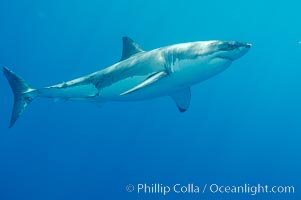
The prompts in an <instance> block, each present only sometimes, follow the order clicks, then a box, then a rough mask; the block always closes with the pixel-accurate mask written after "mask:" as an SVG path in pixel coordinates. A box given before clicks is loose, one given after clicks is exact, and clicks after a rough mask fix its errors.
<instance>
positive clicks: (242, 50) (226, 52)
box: [197, 41, 252, 61]
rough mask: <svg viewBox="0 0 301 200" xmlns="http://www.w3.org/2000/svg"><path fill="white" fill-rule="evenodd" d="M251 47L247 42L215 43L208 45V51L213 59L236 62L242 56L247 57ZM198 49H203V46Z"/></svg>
mask: <svg viewBox="0 0 301 200" xmlns="http://www.w3.org/2000/svg"><path fill="white" fill-rule="evenodd" d="M251 46H252V45H251V44H249V43H245V42H236V41H230V42H224V41H214V42H211V43H208V45H207V48H206V49H207V51H208V53H209V54H212V56H213V57H216V58H222V59H228V60H230V61H234V60H236V59H238V58H240V57H241V56H243V55H245V54H246V53H247V52H248V51H249V49H250V48H251ZM197 48H200V49H202V45H200V46H199V47H197ZM201 51H202V50H201Z"/></svg>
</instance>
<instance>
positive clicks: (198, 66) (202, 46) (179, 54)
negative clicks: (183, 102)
mask: <svg viewBox="0 0 301 200" xmlns="http://www.w3.org/2000/svg"><path fill="white" fill-rule="evenodd" d="M250 48H251V44H249V43H243V42H235V41H230V42H228V41H204V42H191V43H185V44H179V45H174V46H171V48H170V49H169V51H167V52H166V53H165V60H166V61H167V63H168V64H167V66H170V68H171V71H172V72H175V74H179V75H180V74H181V76H182V77H183V79H185V78H184V77H190V78H189V79H190V80H193V81H192V83H194V82H199V81H202V80H205V79H207V78H210V77H211V76H213V75H215V74H218V73H219V72H221V71H223V70H225V69H226V68H227V67H229V66H230V64H231V63H232V62H233V61H234V60H236V59H238V58H240V57H242V56H243V55H245V54H246V53H247V52H248V50H249V49H250ZM177 72H180V73H177Z"/></svg>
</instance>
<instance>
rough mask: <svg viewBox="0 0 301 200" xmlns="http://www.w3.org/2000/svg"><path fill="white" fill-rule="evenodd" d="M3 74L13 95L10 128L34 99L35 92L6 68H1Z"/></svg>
mask: <svg viewBox="0 0 301 200" xmlns="http://www.w3.org/2000/svg"><path fill="white" fill-rule="evenodd" d="M3 73H4V75H5V76H6V78H7V80H8V82H9V84H10V87H11V89H12V91H13V93H14V108H13V112H12V115H11V120H10V125H9V127H10V128H11V127H12V126H13V125H14V123H15V122H16V121H17V119H18V118H19V117H20V116H21V114H22V113H23V111H24V110H25V108H26V107H27V106H28V105H29V103H30V102H31V101H32V100H33V99H34V98H35V97H36V95H37V94H36V91H37V90H35V89H32V88H31V87H30V86H29V85H28V84H27V83H26V82H25V81H24V80H23V79H22V78H21V77H20V76H18V75H16V74H15V73H14V72H12V71H11V70H9V69H8V68H6V67H3Z"/></svg>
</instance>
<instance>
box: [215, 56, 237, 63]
mask: <svg viewBox="0 0 301 200" xmlns="http://www.w3.org/2000/svg"><path fill="white" fill-rule="evenodd" d="M217 58H221V59H225V60H229V61H231V62H232V61H234V59H233V58H230V57H226V56H217Z"/></svg>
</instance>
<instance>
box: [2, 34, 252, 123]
mask: <svg viewBox="0 0 301 200" xmlns="http://www.w3.org/2000/svg"><path fill="white" fill-rule="evenodd" d="M122 41H123V49H122V56H121V59H120V61H119V62H117V63H115V64H114V65H112V66H110V67H107V68H104V69H102V70H100V71H97V72H94V73H92V74H89V75H86V76H83V77H80V78H77V79H74V80H70V81H67V82H63V83H59V84H56V85H52V86H48V87H44V88H40V89H34V88H32V87H31V86H30V85H29V84H27V82H25V81H24V80H23V79H22V78H21V77H20V76H18V75H16V74H15V73H14V72H13V71H11V70H9V69H8V68H7V67H4V68H3V72H4V75H5V76H6V78H7V80H8V82H9V84H10V86H11V88H12V91H13V93H14V107H13V111H12V116H11V121H10V127H12V126H13V125H14V123H15V122H16V120H17V119H18V118H19V116H20V115H21V114H22V113H23V111H24V110H25V108H26V107H27V106H28V105H29V104H30V102H32V100H33V99H35V98H36V97H45V98H52V99H63V100H68V101H88V102H92V103H97V104H103V103H105V102H108V101H137V100H144V99H151V98H156V97H160V96H170V97H171V98H172V99H173V100H174V101H175V103H176V105H177V107H178V109H179V110H180V111H181V112H184V111H186V110H187V109H188V107H189V104H190V98H191V92H190V87H191V86H192V85H194V84H196V83H199V82H202V81H204V80H206V79H208V78H210V77H212V76H214V75H216V74H218V73H220V72H222V71H224V70H225V69H226V68H228V67H229V66H230V64H231V63H232V62H233V61H234V60H236V59H238V58H240V57H241V56H243V55H244V54H246V53H247V52H248V50H249V49H250V47H251V44H249V43H243V42H237V41H219V40H213V41H197V42H188V43H182V44H174V45H170V46H166V47H161V48H158V49H154V50H151V51H144V50H143V49H142V48H141V47H140V46H139V45H138V44H137V43H136V42H134V41H133V40H132V39H130V38H129V37H123V38H122Z"/></svg>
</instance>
